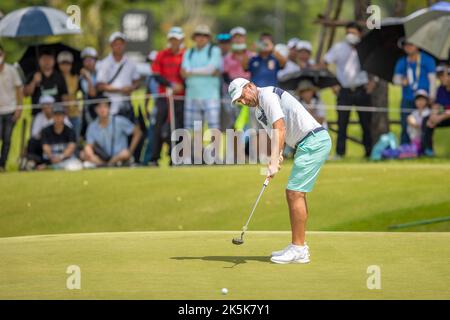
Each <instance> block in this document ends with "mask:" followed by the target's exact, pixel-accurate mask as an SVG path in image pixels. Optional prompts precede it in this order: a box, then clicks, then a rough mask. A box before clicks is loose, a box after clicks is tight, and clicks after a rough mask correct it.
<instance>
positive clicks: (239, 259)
mask: <svg viewBox="0 0 450 320" xmlns="http://www.w3.org/2000/svg"><path fill="white" fill-rule="evenodd" d="M170 259H174V260H203V261H216V262H229V263H233V265H232V266H231V267H224V268H234V267H235V266H237V265H240V264H244V263H247V261H259V262H270V260H269V257H267V256H205V257H172V258H170Z"/></svg>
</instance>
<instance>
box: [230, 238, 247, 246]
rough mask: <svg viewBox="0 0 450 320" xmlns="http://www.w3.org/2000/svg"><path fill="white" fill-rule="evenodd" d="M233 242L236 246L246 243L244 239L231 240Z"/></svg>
mask: <svg viewBox="0 0 450 320" xmlns="http://www.w3.org/2000/svg"><path fill="white" fill-rule="evenodd" d="M231 242H232V243H233V244H235V245H241V244H243V243H244V239H242V238H233V240H231Z"/></svg>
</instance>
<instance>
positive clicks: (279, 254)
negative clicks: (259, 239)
mask: <svg viewBox="0 0 450 320" xmlns="http://www.w3.org/2000/svg"><path fill="white" fill-rule="evenodd" d="M290 247H292V243H289V244H288V245H287V246H286V248H284V249H282V250H278V251H272V255H271V256H272V257H276V256H281V255H283V254H284V253H285V252H286V251H287V250H289V248H290ZM305 247H308V245H307V244H306V242H305ZM308 250H309V247H308Z"/></svg>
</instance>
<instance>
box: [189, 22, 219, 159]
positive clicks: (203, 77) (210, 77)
mask: <svg viewBox="0 0 450 320" xmlns="http://www.w3.org/2000/svg"><path fill="white" fill-rule="evenodd" d="M192 38H193V40H194V42H195V46H194V47H193V48H191V49H189V50H187V51H186V53H185V54H184V56H183V62H182V69H181V74H182V76H183V77H184V78H185V79H186V100H185V105H184V126H185V128H187V129H191V130H193V129H194V122H196V121H203V122H204V121H206V122H207V124H208V128H209V129H219V128H220V75H221V70H222V55H221V52H220V49H219V48H218V47H216V46H214V45H213V44H212V43H211V30H210V29H209V27H208V26H207V25H198V26H197V27H196V28H195V31H194V33H193V35H192ZM195 129H196V130H200V131H201V129H202V128H195ZM218 143H219V144H220V142H218ZM199 157H201V155H194V160H195V163H198V162H199V161H200V159H199Z"/></svg>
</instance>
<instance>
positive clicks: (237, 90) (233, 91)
mask: <svg viewBox="0 0 450 320" xmlns="http://www.w3.org/2000/svg"><path fill="white" fill-rule="evenodd" d="M249 83H250V81H248V80H247V79H244V78H236V79H234V80H233V81H232V82H231V83H230V85H229V86H228V94H229V95H230V97H231V104H234V103H235V102H236V100H237V99H239V98H240V97H241V95H242V89H244V87H245V86H246V85H247V84H249Z"/></svg>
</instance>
